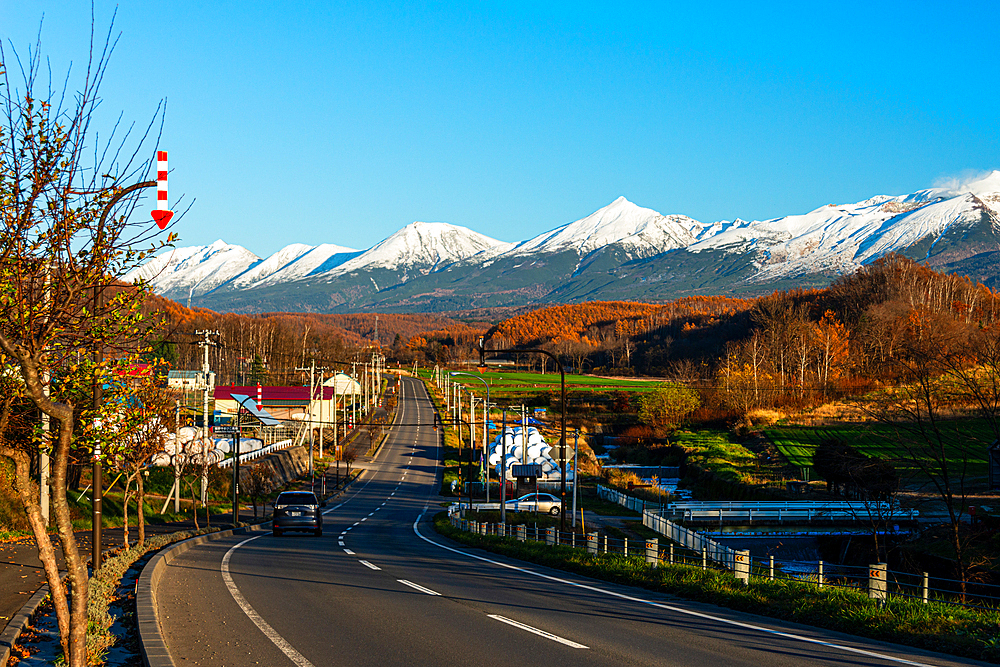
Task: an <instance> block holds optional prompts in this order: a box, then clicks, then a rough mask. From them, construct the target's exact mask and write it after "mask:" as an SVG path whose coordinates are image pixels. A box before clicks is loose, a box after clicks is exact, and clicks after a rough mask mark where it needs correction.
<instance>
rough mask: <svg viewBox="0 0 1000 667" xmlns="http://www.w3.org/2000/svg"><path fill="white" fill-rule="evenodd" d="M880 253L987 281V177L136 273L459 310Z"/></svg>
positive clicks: (213, 302)
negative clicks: (738, 209) (702, 218)
mask: <svg viewBox="0 0 1000 667" xmlns="http://www.w3.org/2000/svg"><path fill="white" fill-rule="evenodd" d="M890 252H900V253H903V254H905V255H907V256H909V257H911V258H913V259H917V260H920V261H924V262H926V263H928V264H929V265H931V266H933V267H935V268H938V269H939V270H946V271H950V272H957V273H966V274H967V275H970V276H972V277H974V278H975V279H976V280H981V281H983V282H985V283H986V284H987V285H993V286H997V285H1000V171H993V172H991V173H989V174H987V175H985V176H983V177H980V178H977V179H973V180H969V181H967V182H961V183H949V184H945V185H943V186H939V187H935V188H929V189H925V190H920V191H918V192H914V193H911V194H906V195H898V196H893V195H877V196H874V197H871V198H869V199H866V200H864V201H861V202H857V203H853V204H838V205H834V204H830V205H826V206H822V207H820V208H817V209H816V210H814V211H810V212H809V213H804V214H795V215H789V216H785V217H781V218H774V219H771V220H754V221H745V220H740V219H736V220H733V221H728V220H723V221H719V222H715V223H711V224H705V223H701V222H699V221H697V220H694V219H692V218H689V217H687V216H683V215H662V214H660V213H658V212H656V211H654V210H652V209H648V208H642V207H640V206H637V205H636V204H633V203H632V202H630V201H628V200H627V199H625V198H624V197H619V198H618V199H616V200H615V201H613V202H612V203H611V204H609V205H608V206H605V207H604V208H601V209H599V210H598V211H596V212H594V213H593V214H591V215H589V216H587V217H585V218H583V219H581V220H577V221H575V222H570V223H567V224H563V225H559V226H557V227H555V228H553V229H552V230H550V231H548V232H545V233H543V234H539V235H537V236H535V237H533V238H531V239H528V240H526V241H521V242H520V243H503V242H500V241H497V240H495V239H492V238H489V237H487V236H483V235H482V234H479V233H477V232H474V231H472V230H470V229H467V228H465V227H459V226H456V225H450V224H446V223H427V222H414V223H412V224H410V225H407V226H406V227H404V228H403V229H401V230H400V231H398V232H396V233H395V234H393V235H391V236H389V237H388V238H386V239H385V240H383V241H381V242H380V243H378V244H376V245H375V246H373V247H372V248H370V249H368V250H365V251H363V252H362V251H356V250H351V249H350V248H344V247H341V246H335V245H330V244H323V245H319V246H310V245H303V244H293V245H289V246H287V247H285V248H283V249H282V250H280V251H278V252H277V253H275V254H274V255H272V256H270V257H268V258H267V259H263V260H262V259H260V258H259V257H257V256H256V255H254V254H253V253H252V252H250V251H248V250H246V249H244V248H241V247H239V246H232V245H227V244H225V243H223V242H222V241H217V242H216V243H213V244H212V245H210V246H202V247H196V248H179V249H176V250H172V251H169V252H167V253H164V254H162V255H160V256H157V257H156V258H154V259H152V260H151V261H149V262H148V263H147V264H146V265H145V266H143V267H142V268H141V269H139V270H137V271H136V272H134V273H133V274H131V276H130V277H132V278H139V277H141V278H143V279H145V280H146V281H148V282H149V283H150V284H151V285H152V286H153V288H154V290H155V291H157V292H158V293H161V294H165V295H166V296H168V297H172V298H188V297H189V295H190V296H191V297H192V298H193V300H194V302H195V303H196V304H197V305H202V306H206V307H210V308H215V309H219V310H233V311H250V312H258V311H274V310H315V311H320V312H329V311H349V310H372V309H384V310H411V311H414V310H416V311H419V310H424V311H432V310H460V309H466V308H472V307H483V306H492V305H523V304H529V303H550V302H557V301H583V300H588V299H646V300H650V299H661V300H662V299H671V298H676V297H677V296H681V295H686V294H725V293H733V292H740V293H755V292H756V293H760V292H765V291H771V290H772V289H774V288H775V286H792V285H794V286H817V287H818V286H823V285H825V284H828V283H829V281H830V280H831V279H833V278H834V277H836V276H837V275H840V274H843V273H847V272H851V271H854V270H856V269H857V268H858V267H860V266H862V265H864V264H866V263H869V262H871V261H874V260H875V259H877V258H879V257H882V256H884V255H885V254H887V253H890Z"/></svg>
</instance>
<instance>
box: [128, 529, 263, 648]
mask: <svg viewBox="0 0 1000 667" xmlns="http://www.w3.org/2000/svg"><path fill="white" fill-rule="evenodd" d="M270 523H271V522H270V521H268V522H267V523H258V524H254V525H252V526H243V527H241V528H230V529H229V530H220V531H218V532H215V533H206V534H205V535H198V536H197V537H192V538H189V539H186V540H183V541H181V542H177V543H176V544H174V545H172V546H170V547H168V548H166V549H164V550H162V551H160V553H158V554H156V555H155V556H153V557H152V558H151V559H150V560H149V562H148V563H146V566H145V567H143V568H142V574H140V575H139V582H138V584H137V585H136V589H135V620H136V627H137V628H138V630H139V648H140V652H141V653H142V663H143V664H144V665H146V667H173V665H174V661H173V659H172V658H171V657H170V652H169V651H168V650H167V643H166V642H165V641H164V639H163V635H161V634H160V618H159V614H157V612H156V587H157V585H158V584H159V583H160V579H161V578H162V577H163V572H164V570H165V569H166V567H167V565H169V564H170V562H171V561H172V560H174V559H175V558H176V557H177V556H179V555H181V554H182V553H184V552H185V551H188V550H190V549H191V548H193V547H196V546H198V545H199V544H204V543H205V542H209V541H211V540H219V539H222V538H224V537H229V536H231V535H242V534H244V533H250V532H256V531H262V530H266V528H265V526H268V525H270Z"/></svg>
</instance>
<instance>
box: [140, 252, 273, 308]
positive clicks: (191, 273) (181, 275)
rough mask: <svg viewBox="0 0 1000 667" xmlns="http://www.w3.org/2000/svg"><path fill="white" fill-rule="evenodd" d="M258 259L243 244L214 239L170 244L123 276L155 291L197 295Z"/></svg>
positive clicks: (225, 281) (231, 277)
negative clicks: (203, 242)
mask: <svg viewBox="0 0 1000 667" xmlns="http://www.w3.org/2000/svg"><path fill="white" fill-rule="evenodd" d="M260 262H261V259H260V257H258V256H257V255H255V254H253V253H252V252H250V251H249V250H247V249H246V248H243V247H242V246H238V245H230V244H228V243H226V242H225V241H223V240H221V239H220V240H218V241H216V242H214V243H212V244H211V245H207V246H194V247H191V248H173V249H171V250H167V251H166V252H163V253H160V254H159V255H157V256H156V257H154V258H153V259H151V260H150V261H148V262H146V263H145V264H143V265H142V266H141V267H139V268H138V269H135V270H134V271H131V272H130V273H128V274H126V275H125V276H124V280H126V281H128V282H134V281H136V280H140V279H141V280H144V281H147V282H149V283H151V284H152V285H153V287H154V289H155V290H156V292H157V293H158V294H171V293H172V294H173V295H175V296H177V297H178V298H179V297H181V296H185V297H186V296H201V295H203V294H207V293H208V292H211V291H212V290H213V289H215V288H217V287H219V286H221V285H223V284H225V283H227V282H229V281H230V280H232V279H233V278H235V277H236V276H238V275H240V274H241V273H243V272H244V271H246V270H248V269H250V268H251V267H254V266H256V265H257V264H259V263H260Z"/></svg>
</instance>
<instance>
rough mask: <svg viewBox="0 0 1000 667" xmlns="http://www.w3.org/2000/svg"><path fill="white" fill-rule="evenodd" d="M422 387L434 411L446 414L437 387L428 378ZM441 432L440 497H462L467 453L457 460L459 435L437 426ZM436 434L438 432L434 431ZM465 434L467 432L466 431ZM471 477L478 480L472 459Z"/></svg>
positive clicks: (475, 466) (476, 462)
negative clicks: (452, 489) (452, 487)
mask: <svg viewBox="0 0 1000 667" xmlns="http://www.w3.org/2000/svg"><path fill="white" fill-rule="evenodd" d="M423 379H424V386H425V388H426V389H427V395H428V396H430V397H431V402H432V403H433V404H434V409H435V410H436V411H437V412H438V414H441V415H444V414H446V412H447V411H446V410H445V408H444V406H443V405H442V398H441V396H440V395H439V394H438V391H437V387H435V386H434V383H433V382H432V381H431V380H430V378H429V377H424V378H423ZM438 428H440V429H441V432H443V438H442V439H443V441H444V442H443V445H442V447H441V449H442V452H441V468H442V474H441V495H443V496H452V497H459V496H461V495H462V493H463V490H462V489H461V488H460V486H459V485H460V484H461V483H462V481H463V480H465V476H466V472H467V468H469V463H468V452H465V460H464V461H462V460H460V459H459V455H460V454H461V453H462V450H461V449H459V447H460V446H461V445H462V441H461V439H460V438H459V434H458V432H457V430H456V429H454V428H452V427H451V426H439V427H438ZM435 433H438V431H435ZM466 433H467V431H466ZM471 468H472V470H471V476H472V478H473V479H479V474H480V465H479V463H478V461H477V460H476V457H473V462H472V466H471ZM452 483H455V485H456V489H455V490H456V493H452V491H451V486H452Z"/></svg>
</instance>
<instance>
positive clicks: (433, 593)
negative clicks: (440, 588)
mask: <svg viewBox="0 0 1000 667" xmlns="http://www.w3.org/2000/svg"><path fill="white" fill-rule="evenodd" d="M396 581H398V582H399V583H401V584H403V585H404V586H409V587H410V588H414V589H416V590H418V591H420V592H421V593H427V594H428V595H441V594H440V593H438V592H437V591H432V590H431V589H429V588H424V587H423V586H421V585H420V584H415V583H413V582H412V581H407V580H406V579H397V580H396Z"/></svg>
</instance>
